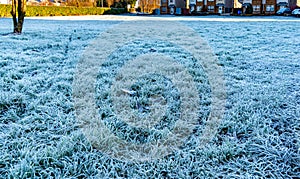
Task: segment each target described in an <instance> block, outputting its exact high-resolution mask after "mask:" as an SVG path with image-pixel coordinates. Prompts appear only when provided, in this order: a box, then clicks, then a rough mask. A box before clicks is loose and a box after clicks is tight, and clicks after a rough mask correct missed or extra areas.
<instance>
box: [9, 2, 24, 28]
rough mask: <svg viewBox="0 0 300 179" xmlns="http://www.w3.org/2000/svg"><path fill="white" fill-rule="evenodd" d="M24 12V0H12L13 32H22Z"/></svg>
mask: <svg viewBox="0 0 300 179" xmlns="http://www.w3.org/2000/svg"><path fill="white" fill-rule="evenodd" d="M25 14H26V0H12V10H11V15H12V17H13V26H14V33H17V34H20V33H22V29H23V23H24V18H25ZM17 16H18V18H17Z"/></svg>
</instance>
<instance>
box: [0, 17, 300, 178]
mask: <svg viewBox="0 0 300 179" xmlns="http://www.w3.org/2000/svg"><path fill="white" fill-rule="evenodd" d="M109 18H111V19H109V20H107V19H102V20H99V21H98V20H90V21H83V20H81V21H76V20H74V21H63V20H60V21H53V20H52V21H48V20H41V19H40V20H34V19H32V20H29V19H27V20H26V21H25V26H24V34H23V35H20V36H15V35H6V34H7V33H8V32H10V31H11V20H10V19H0V24H1V26H0V34H1V35H0V46H1V51H0V66H1V68H0V91H1V93H0V122H1V124H0V151H1V154H0V174H1V178H7V177H12V178H13V177H15V178H17V177H19V178H26V177H34V176H36V177H48V176H49V175H51V176H53V177H55V178H58V177H61V178H68V177H69V178H72V177H88V176H90V177H118V176H119V177H131V178H132V177H134V178H145V177H147V176H148V177H186V176H190V177H197V176H198V177H218V176H226V177H228V178H234V177H235V178H240V177H246V178H248V177H251V176H252V177H263V176H265V177H273V178H292V177H299V176H300V175H299V171H300V165H299V163H300V162H299V161H300V144H299V138H300V136H299V130H300V121H299V119H300V62H299V59H300V51H299V50H298V49H300V39H299V38H298V37H300V31H299V28H300V21H294V19H293V18H283V17H282V18H281V17H280V18H279V17H276V18H274V19H273V18H251V19H249V18H246V19H244V20H241V19H238V18H228V19H226V20H222V19H221V18H217V19H219V21H218V22H213V21H210V20H209V18H204V19H201V18H196V19H193V20H187V19H185V18H173V19H171V20H172V21H173V20H181V23H182V24H184V25H186V26H188V27H191V28H192V29H193V30H194V31H196V32H197V33H199V35H200V36H201V37H202V38H203V39H205V40H206V41H207V42H208V44H209V45H210V46H211V47H212V49H213V51H214V53H215V54H216V55H217V57H218V59H219V66H221V67H222V68H223V72H224V74H225V79H226V80H225V83H226V93H227V99H226V109H225V116H224V117H223V119H222V121H221V124H220V126H219V128H218V131H217V134H216V136H215V137H214V138H213V140H212V141H211V142H210V143H208V144H207V145H206V146H205V147H204V148H201V149H199V148H196V147H195V146H197V141H198V140H197V138H198V137H200V136H201V131H202V129H203V128H204V127H205V121H202V122H203V123H199V125H198V126H197V127H196V128H195V129H194V134H192V135H191V138H190V139H189V142H187V143H186V145H185V146H183V147H182V149H181V150H177V151H176V152H175V153H173V154H171V155H169V156H167V157H165V158H161V159H160V160H155V161H150V162H143V163H131V162H126V161H125V162H124V161H123V162H122V161H119V160H115V159H113V158H112V157H110V156H109V155H106V154H103V153H101V152H100V151H99V150H97V149H95V148H93V147H92V145H91V143H89V142H88V140H87V139H86V137H85V136H84V135H83V133H82V132H81V130H80V126H79V123H78V122H77V121H76V118H75V110H74V99H73V97H72V93H73V90H72V83H73V80H74V73H75V71H76V66H77V63H78V62H79V60H80V58H81V57H82V55H83V52H84V50H85V47H87V46H88V45H90V42H92V40H94V39H95V38H96V37H97V36H98V35H99V34H100V33H102V32H104V31H106V30H107V29H108V28H111V27H113V26H114V25H116V24H119V23H120V20H118V19H113V18H112V17H110V16H109ZM130 18H131V17H125V18H124V20H131V19H130ZM145 19H146V18H144V19H143V20H145ZM157 19H159V18H157ZM135 20H137V19H135ZM159 20H160V19H159ZM163 20H164V19H163ZM212 20H215V19H212ZM290 20H292V21H290ZM132 23H134V21H132ZM145 43H146V42H145ZM101 50H102V49H99V52H101ZM203 75H204V76H205V74H203ZM156 78H157V79H158V81H160V80H159V78H160V77H156ZM98 83H101V81H100V79H99V81H98ZM137 83H143V82H142V81H140V82H137ZM204 84H205V83H204ZM126 115H127V114H126ZM199 121H201V120H199Z"/></svg>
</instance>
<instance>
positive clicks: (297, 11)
mask: <svg viewBox="0 0 300 179" xmlns="http://www.w3.org/2000/svg"><path fill="white" fill-rule="evenodd" d="M292 16H295V17H300V9H295V10H293V11H292Z"/></svg>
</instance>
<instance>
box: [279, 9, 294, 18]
mask: <svg viewBox="0 0 300 179" xmlns="http://www.w3.org/2000/svg"><path fill="white" fill-rule="evenodd" d="M291 13H292V11H291V9H290V8H281V9H279V10H278V11H277V12H276V15H279V16H284V15H288V14H291Z"/></svg>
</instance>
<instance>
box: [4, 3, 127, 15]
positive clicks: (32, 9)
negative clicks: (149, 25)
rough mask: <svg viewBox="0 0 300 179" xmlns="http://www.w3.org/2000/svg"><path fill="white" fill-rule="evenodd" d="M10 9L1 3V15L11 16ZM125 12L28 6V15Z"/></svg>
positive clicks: (119, 11)
mask: <svg viewBox="0 0 300 179" xmlns="http://www.w3.org/2000/svg"><path fill="white" fill-rule="evenodd" d="M10 11H11V5H0V17H11V14H10ZM125 12H126V9H124V8H100V7H59V6H27V9H26V16H27V17H33V16H71V15H102V14H122V13H125Z"/></svg>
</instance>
